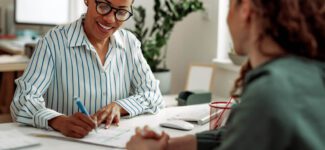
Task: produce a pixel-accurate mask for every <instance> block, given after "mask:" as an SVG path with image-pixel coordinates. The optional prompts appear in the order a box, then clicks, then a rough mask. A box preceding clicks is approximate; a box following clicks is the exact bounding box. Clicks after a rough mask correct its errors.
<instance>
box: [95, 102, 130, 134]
mask: <svg viewBox="0 0 325 150" xmlns="http://www.w3.org/2000/svg"><path fill="white" fill-rule="evenodd" d="M126 114H127V112H126V111H125V110H124V109H123V108H122V107H121V106H120V105H118V104H116V103H114V102H113V103H111V104H109V105H107V106H105V107H103V108H101V109H100V110H98V111H97V112H96V113H95V114H94V116H93V117H97V123H98V124H101V123H105V128H109V126H110V125H111V124H112V123H114V124H116V125H118V123H119V122H120V118H121V115H126Z"/></svg>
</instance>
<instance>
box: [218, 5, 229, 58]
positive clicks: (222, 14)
mask: <svg viewBox="0 0 325 150" xmlns="http://www.w3.org/2000/svg"><path fill="white" fill-rule="evenodd" d="M218 8H219V9H218V11H219V12H218V36H217V38H218V39H217V40H218V43H217V44H218V45H217V61H219V62H229V58H228V52H229V50H230V48H231V47H232V41H231V37H230V33H229V29H228V25H227V15H228V9H229V0H219V3H218Z"/></svg>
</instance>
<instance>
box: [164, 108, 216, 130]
mask: <svg viewBox="0 0 325 150" xmlns="http://www.w3.org/2000/svg"><path fill="white" fill-rule="evenodd" d="M183 107H184V108H185V109H184V111H182V112H180V113H178V114H176V115H175V116H174V117H172V118H170V119H179V120H184V121H190V122H195V123H197V124H198V125H203V124H205V123H207V122H209V120H210V117H213V118H214V117H216V116H217V115H218V114H219V113H220V112H221V110H219V111H216V112H214V113H213V114H210V106H209V104H200V105H189V106H183Z"/></svg>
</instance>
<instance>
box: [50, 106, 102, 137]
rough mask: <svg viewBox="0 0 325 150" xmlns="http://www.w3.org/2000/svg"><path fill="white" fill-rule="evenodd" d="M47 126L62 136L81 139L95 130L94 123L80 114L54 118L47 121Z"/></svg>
mask: <svg viewBox="0 0 325 150" xmlns="http://www.w3.org/2000/svg"><path fill="white" fill-rule="evenodd" d="M49 125H50V126H51V127H52V128H54V129H55V130H57V131H59V132H61V133H62V134H63V135H65V136H68V137H73V138H83V137H84V136H86V135H87V134H88V133H89V132H90V131H91V130H93V129H94V128H96V124H95V122H94V121H93V120H92V119H90V118H89V117H88V116H86V115H84V114H82V113H80V112H78V113H75V114H73V115H71V116H64V115H62V116H58V117H55V118H53V119H51V120H50V121H49Z"/></svg>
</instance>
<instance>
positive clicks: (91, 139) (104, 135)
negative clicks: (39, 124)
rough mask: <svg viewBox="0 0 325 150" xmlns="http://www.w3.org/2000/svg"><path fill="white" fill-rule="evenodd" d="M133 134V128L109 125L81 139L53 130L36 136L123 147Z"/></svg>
mask: <svg viewBox="0 0 325 150" xmlns="http://www.w3.org/2000/svg"><path fill="white" fill-rule="evenodd" d="M134 134H135V131H134V129H125V128H121V127H114V126H112V127H110V128H109V129H104V128H99V129H98V132H95V131H92V132H90V133H89V134H88V135H87V136H86V137H84V138H82V139H76V138H70V137H66V136H64V135H62V134H61V133H58V132H54V131H44V132H43V133H41V135H39V134H37V135H36V136H47V137H55V138H64V139H69V140H73V141H79V142H84V143H89V144H95V145H101V146H108V147H115V148H125V146H126V143H127V142H128V141H129V140H130V138H131V136H133V135H134Z"/></svg>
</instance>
